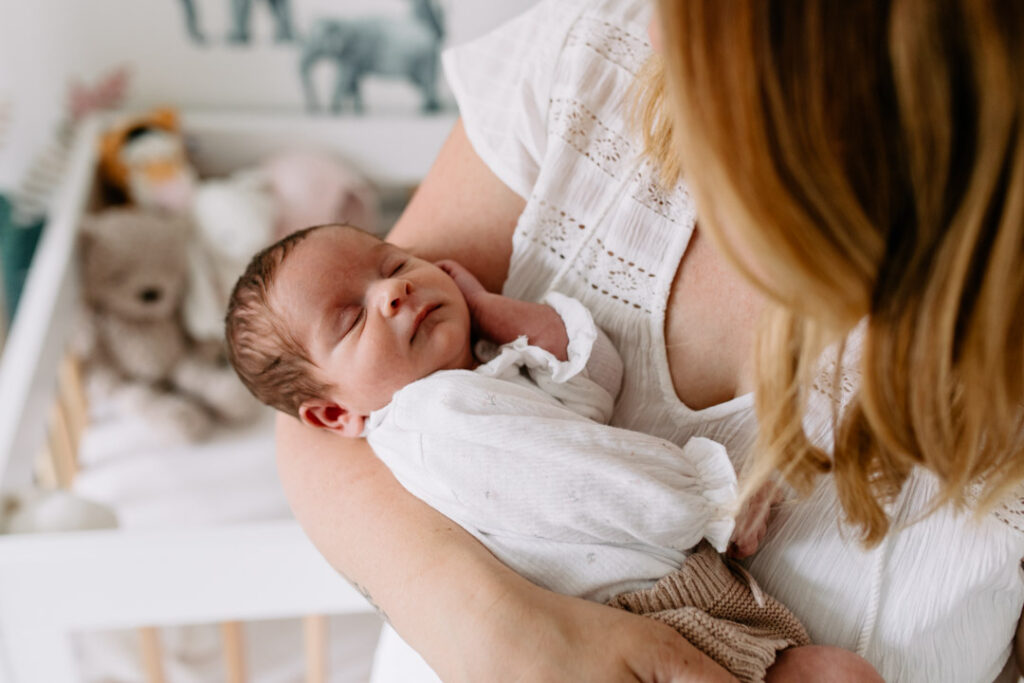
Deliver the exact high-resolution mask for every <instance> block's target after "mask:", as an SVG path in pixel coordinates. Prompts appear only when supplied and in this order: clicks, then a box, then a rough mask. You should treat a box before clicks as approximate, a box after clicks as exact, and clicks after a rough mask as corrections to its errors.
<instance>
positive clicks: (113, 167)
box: [100, 107, 198, 214]
mask: <svg viewBox="0 0 1024 683" xmlns="http://www.w3.org/2000/svg"><path fill="white" fill-rule="evenodd" d="M100 172H101V173H102V176H103V179H104V180H105V181H106V182H107V184H108V185H109V186H110V187H111V188H113V189H114V190H116V191H118V192H120V193H122V194H123V195H124V197H125V198H126V199H127V200H128V201H129V202H131V203H133V204H136V205H138V206H140V207H142V208H159V209H166V210H170V211H173V212H175V213H178V214H182V213H186V212H188V211H190V209H191V206H192V201H193V199H194V195H195V190H196V185H197V183H198V176H197V174H196V171H195V169H194V168H193V167H192V165H191V163H190V162H189V160H188V156H187V154H186V150H185V140H184V137H183V136H182V134H181V126H180V124H179V121H178V114H177V112H176V111H175V110H174V109H172V108H170V107H163V108H159V109H154V110H153V111H151V112H149V113H146V114H142V115H140V116H130V117H127V118H125V119H123V120H121V121H120V122H118V123H117V124H116V125H114V126H112V127H111V128H110V129H108V130H107V131H106V132H105V133H104V134H103V135H102V136H101V138H100Z"/></svg>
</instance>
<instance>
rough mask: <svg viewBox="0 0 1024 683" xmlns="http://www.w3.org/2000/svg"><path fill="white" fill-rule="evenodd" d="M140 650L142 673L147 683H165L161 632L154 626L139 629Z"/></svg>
mask: <svg viewBox="0 0 1024 683" xmlns="http://www.w3.org/2000/svg"><path fill="white" fill-rule="evenodd" d="M139 649H140V650H141V654H142V671H143V673H144V674H145V676H146V683H165V681H166V679H165V678H164V656H163V648H161V647H160V632H159V631H157V630H156V629H155V628H154V627H152V626H143V627H141V628H140V629H139Z"/></svg>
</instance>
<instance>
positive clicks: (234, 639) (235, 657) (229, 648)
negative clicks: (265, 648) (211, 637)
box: [220, 621, 246, 683]
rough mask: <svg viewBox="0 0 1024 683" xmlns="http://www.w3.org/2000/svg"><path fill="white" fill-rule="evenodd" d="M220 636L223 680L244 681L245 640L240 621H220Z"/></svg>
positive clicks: (239, 682)
mask: <svg viewBox="0 0 1024 683" xmlns="http://www.w3.org/2000/svg"><path fill="white" fill-rule="evenodd" d="M220 638H221V643H222V645H223V648H224V671H225V673H226V678H225V680H226V681H227V683H245V677H246V671H245V640H244V635H243V634H242V622H240V621H225V622H221V625H220Z"/></svg>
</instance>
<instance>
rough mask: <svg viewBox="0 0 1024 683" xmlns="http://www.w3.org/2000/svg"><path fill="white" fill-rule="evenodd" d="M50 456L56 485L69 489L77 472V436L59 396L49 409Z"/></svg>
mask: <svg viewBox="0 0 1024 683" xmlns="http://www.w3.org/2000/svg"><path fill="white" fill-rule="evenodd" d="M50 457H52V458H53V470H54V472H55V473H56V475H57V486H58V487H60V488H62V489H70V488H71V482H72V481H73V480H74V478H75V475H76V474H78V436H77V434H74V433H73V429H72V426H71V424H70V422H69V420H68V415H67V409H66V408H65V406H64V402H63V401H62V400H61V397H60V396H58V397H57V400H56V401H54V403H53V408H52V410H51V411H50Z"/></svg>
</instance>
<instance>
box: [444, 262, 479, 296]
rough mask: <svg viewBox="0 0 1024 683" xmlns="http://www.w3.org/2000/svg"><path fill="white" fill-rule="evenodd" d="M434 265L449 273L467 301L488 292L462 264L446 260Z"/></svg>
mask: <svg viewBox="0 0 1024 683" xmlns="http://www.w3.org/2000/svg"><path fill="white" fill-rule="evenodd" d="M434 265H436V266H437V267H438V268H440V269H441V270H443V271H444V272H446V273H448V276H449V277H451V279H453V280H455V285H456V286H457V287H458V288H459V290H460V291H461V292H462V295H463V296H465V297H466V298H467V299H469V298H471V297H473V296H476V295H478V294H481V293H483V292H485V291H486V290H485V289H484V286H483V285H482V284H480V281H479V280H477V279H476V276H474V275H473V273H471V272H469V271H468V270H467V269H466V267H465V266H463V265H462V264H461V263H459V262H457V261H452V260H451V259H444V260H441V261H437V262H436V263H435V264H434Z"/></svg>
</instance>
